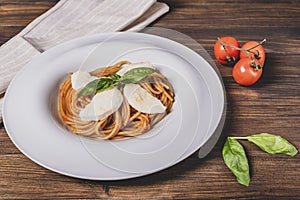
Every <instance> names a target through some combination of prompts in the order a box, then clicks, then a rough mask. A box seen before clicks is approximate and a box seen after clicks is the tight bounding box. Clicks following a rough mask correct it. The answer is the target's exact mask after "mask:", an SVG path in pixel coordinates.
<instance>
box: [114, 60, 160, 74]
mask: <svg viewBox="0 0 300 200" xmlns="http://www.w3.org/2000/svg"><path fill="white" fill-rule="evenodd" d="M138 67H148V68H152V69H155V68H154V66H153V65H152V64H151V63H150V62H139V63H132V64H128V65H126V66H125V67H123V68H122V69H120V70H119V71H118V72H117V74H118V75H120V76H123V75H124V74H125V73H126V72H128V71H129V70H131V69H134V68H138Z"/></svg>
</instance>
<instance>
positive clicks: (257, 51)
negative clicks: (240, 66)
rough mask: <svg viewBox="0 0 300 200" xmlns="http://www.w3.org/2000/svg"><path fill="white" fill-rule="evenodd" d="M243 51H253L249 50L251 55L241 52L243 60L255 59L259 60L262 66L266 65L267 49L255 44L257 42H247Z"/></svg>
mask: <svg viewBox="0 0 300 200" xmlns="http://www.w3.org/2000/svg"><path fill="white" fill-rule="evenodd" d="M255 46H256V47H255ZM253 47H254V48H253ZM251 48H253V49H251ZM242 49H245V50H247V49H251V50H249V51H250V52H249V53H246V52H244V51H241V52H240V58H241V59H242V58H255V59H257V61H258V64H260V66H263V65H264V63H265V60H266V53H265V49H264V47H263V46H262V45H260V44H259V43H258V42H255V41H250V42H247V43H245V44H244V45H243V46H242Z"/></svg>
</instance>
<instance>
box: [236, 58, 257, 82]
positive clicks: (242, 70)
mask: <svg viewBox="0 0 300 200" xmlns="http://www.w3.org/2000/svg"><path fill="white" fill-rule="evenodd" d="M257 62H258V61H257V60H256V59H250V58H242V59H240V60H239V61H238V62H237V63H236V64H235V65H234V67H233V69H232V76H233V78H234V80H235V82H237V83H238V84H240V85H243V86H249V85H252V84H254V83H255V82H256V81H258V79H259V78H260V77H261V74H262V68H258V65H257Z"/></svg>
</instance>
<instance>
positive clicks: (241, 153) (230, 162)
mask: <svg viewBox="0 0 300 200" xmlns="http://www.w3.org/2000/svg"><path fill="white" fill-rule="evenodd" d="M222 154H223V159H224V162H225V164H226V166H227V167H228V168H229V169H230V170H231V171H232V173H233V174H234V175H235V176H236V178H237V181H238V182H239V183H240V184H242V185H245V186H248V185H249V183H250V174H249V165H248V159H247V156H246V153H245V150H244V148H243V146H242V145H241V144H240V143H239V142H238V141H237V140H236V139H234V138H231V137H228V138H227V141H226V143H225V145H224V147H223V150H222Z"/></svg>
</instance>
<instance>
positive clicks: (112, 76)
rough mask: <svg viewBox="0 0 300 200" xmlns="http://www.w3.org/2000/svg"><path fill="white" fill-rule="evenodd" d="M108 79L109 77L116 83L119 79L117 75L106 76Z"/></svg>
mask: <svg viewBox="0 0 300 200" xmlns="http://www.w3.org/2000/svg"><path fill="white" fill-rule="evenodd" d="M108 77H110V78H111V79H112V80H113V81H118V80H119V79H120V78H121V76H120V75H118V74H108Z"/></svg>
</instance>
